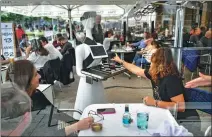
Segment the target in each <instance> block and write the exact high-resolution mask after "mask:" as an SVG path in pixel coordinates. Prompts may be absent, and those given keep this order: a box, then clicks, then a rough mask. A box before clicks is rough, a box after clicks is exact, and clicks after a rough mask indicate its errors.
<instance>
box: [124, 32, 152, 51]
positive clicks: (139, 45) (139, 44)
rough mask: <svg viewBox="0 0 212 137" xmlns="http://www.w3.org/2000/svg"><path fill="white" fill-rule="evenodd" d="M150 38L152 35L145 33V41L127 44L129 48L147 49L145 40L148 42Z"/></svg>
mask: <svg viewBox="0 0 212 137" xmlns="http://www.w3.org/2000/svg"><path fill="white" fill-rule="evenodd" d="M149 38H150V33H149V32H144V39H142V40H141V41H139V42H137V43H132V44H127V46H131V47H137V48H138V49H142V48H145V47H146V43H145V40H147V39H149Z"/></svg>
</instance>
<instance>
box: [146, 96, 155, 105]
mask: <svg viewBox="0 0 212 137" xmlns="http://www.w3.org/2000/svg"><path fill="white" fill-rule="evenodd" d="M143 102H144V104H146V105H147V106H155V103H156V101H155V99H154V98H152V97H149V96H147V97H145V98H144V99H143Z"/></svg>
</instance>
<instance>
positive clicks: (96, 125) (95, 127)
mask: <svg viewBox="0 0 212 137" xmlns="http://www.w3.org/2000/svg"><path fill="white" fill-rule="evenodd" d="M91 129H92V131H94V132H99V131H102V124H100V123H93V124H91Z"/></svg>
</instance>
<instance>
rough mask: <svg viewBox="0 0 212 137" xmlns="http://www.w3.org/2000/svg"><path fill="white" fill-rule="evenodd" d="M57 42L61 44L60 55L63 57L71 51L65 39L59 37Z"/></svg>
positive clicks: (70, 46) (70, 45)
mask: <svg viewBox="0 0 212 137" xmlns="http://www.w3.org/2000/svg"><path fill="white" fill-rule="evenodd" d="M58 42H59V43H60V44H61V48H62V49H61V54H62V55H64V54H65V53H66V52H67V51H68V50H69V49H72V48H73V47H72V44H71V43H70V42H68V40H67V39H66V38H65V37H63V36H62V37H60V38H59V39H58Z"/></svg>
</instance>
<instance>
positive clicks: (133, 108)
mask: <svg viewBox="0 0 212 137" xmlns="http://www.w3.org/2000/svg"><path fill="white" fill-rule="evenodd" d="M111 107H113V108H115V109H116V113H115V114H105V115H104V120H103V121H102V122H101V123H102V124H103V130H102V131H100V132H93V131H92V130H91V129H88V130H82V131H80V133H79V136H151V134H152V133H153V132H154V131H155V130H156V129H157V128H158V127H159V125H160V124H161V123H163V122H164V121H165V120H168V121H170V123H171V124H174V125H178V124H177V122H176V121H175V119H174V117H173V116H172V115H171V113H170V112H169V110H166V109H161V108H156V107H149V106H146V105H144V104H129V112H130V113H131V115H132V118H133V121H134V122H133V123H132V124H131V125H130V127H128V128H126V127H124V126H123V124H122V116H123V114H124V107H125V105H124V104H95V105H90V106H88V107H87V108H86V109H85V110H84V112H83V114H82V117H81V119H82V118H86V117H88V112H89V111H90V110H94V111H96V110H97V109H98V108H111ZM138 110H139V111H142V112H148V113H149V122H148V129H147V131H146V130H140V129H138V128H137V119H136V118H137V117H136V112H137V111H138Z"/></svg>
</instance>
